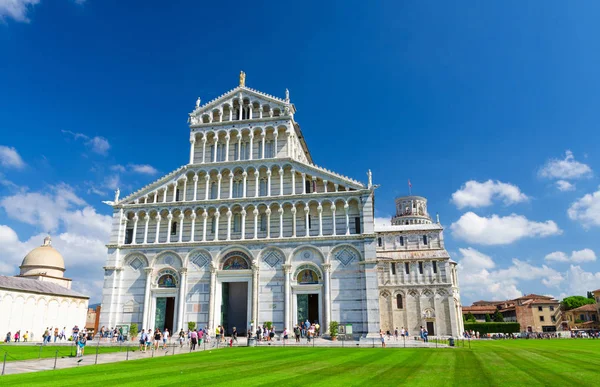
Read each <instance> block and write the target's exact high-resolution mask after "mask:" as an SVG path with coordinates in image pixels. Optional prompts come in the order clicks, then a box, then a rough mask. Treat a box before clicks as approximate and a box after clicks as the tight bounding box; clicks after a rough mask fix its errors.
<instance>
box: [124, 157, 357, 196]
mask: <svg viewBox="0 0 600 387" xmlns="http://www.w3.org/2000/svg"><path fill="white" fill-rule="evenodd" d="M288 171H289V172H288ZM251 175H252V177H251ZM274 175H275V176H274ZM189 176H190V174H189V173H188V174H186V175H184V176H181V177H180V178H178V179H177V180H175V181H173V182H170V183H168V184H166V185H164V186H162V187H160V188H157V189H156V190H155V191H153V192H151V193H148V194H147V195H145V196H144V197H142V198H140V199H137V200H135V201H134V204H139V203H145V204H154V203H164V204H167V203H176V202H186V201H201V200H205V201H206V200H221V199H244V198H251V197H274V196H286V195H299V194H309V193H310V194H317V193H336V192H340V191H350V187H348V186H340V185H339V184H337V183H332V182H330V181H328V180H326V179H319V178H317V177H316V176H309V175H308V174H307V173H306V172H298V171H296V170H295V169H293V168H291V169H284V168H283V166H274V167H272V168H269V169H266V168H260V167H259V168H255V167H249V168H247V169H246V170H240V169H239V168H234V169H226V170H224V171H218V172H217V173H212V174H211V173H208V172H207V171H197V172H193V176H192V177H191V178H190V177H189ZM190 180H191V181H190ZM202 180H204V195H203V197H200V195H199V191H200V189H201V184H203V183H202ZM261 180H263V181H264V186H263V189H262V190H261ZM297 180H298V181H300V182H302V183H301V187H298V184H297ZM188 182H189V187H188ZM213 183H214V185H213ZM251 183H253V188H254V189H253V190H250V189H249V186H250V184H251ZM236 184H239V185H238V186H236ZM307 188H308V190H307ZM188 191H190V192H188ZM261 191H263V192H261Z"/></svg>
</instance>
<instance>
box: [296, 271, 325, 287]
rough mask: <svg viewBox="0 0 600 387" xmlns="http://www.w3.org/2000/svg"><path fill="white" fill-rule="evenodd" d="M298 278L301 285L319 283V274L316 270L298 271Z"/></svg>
mask: <svg viewBox="0 0 600 387" xmlns="http://www.w3.org/2000/svg"><path fill="white" fill-rule="evenodd" d="M296 280H297V281H298V283H299V284H301V285H308V284H316V283H319V276H318V275H317V273H315V272H314V270H311V269H304V270H302V271H300V272H299V273H298V277H297V278H296Z"/></svg>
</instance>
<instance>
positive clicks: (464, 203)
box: [452, 180, 529, 209]
mask: <svg viewBox="0 0 600 387" xmlns="http://www.w3.org/2000/svg"><path fill="white" fill-rule="evenodd" d="M494 199H496V200H502V201H503V203H504V204H505V205H510V204H515V203H521V202H524V201H527V200H528V199H529V198H528V197H527V195H525V194H524V193H523V192H521V190H520V189H519V187H517V186H516V185H513V184H508V183H503V182H501V181H498V180H496V181H493V180H488V181H485V182H483V183H480V182H478V181H475V180H470V181H467V182H466V183H465V184H464V185H463V186H462V187H461V188H460V189H459V190H458V191H456V192H454V193H453V194H452V202H453V203H454V204H455V205H456V207H458V208H459V209H462V208H465V207H474V208H478V207H487V206H491V205H492V200H494Z"/></svg>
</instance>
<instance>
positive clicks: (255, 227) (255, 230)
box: [252, 208, 258, 239]
mask: <svg viewBox="0 0 600 387" xmlns="http://www.w3.org/2000/svg"><path fill="white" fill-rule="evenodd" d="M252 214H253V215H254V239H257V238H258V209H256V208H255V209H254V211H252Z"/></svg>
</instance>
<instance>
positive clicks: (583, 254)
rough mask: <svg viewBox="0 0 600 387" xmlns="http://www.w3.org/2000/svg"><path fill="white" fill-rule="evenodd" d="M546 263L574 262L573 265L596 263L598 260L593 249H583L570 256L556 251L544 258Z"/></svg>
mask: <svg viewBox="0 0 600 387" xmlns="http://www.w3.org/2000/svg"><path fill="white" fill-rule="evenodd" d="M544 259H545V260H546V261H554V262H573V263H581V262H594V261H595V260H596V253H594V251H593V250H591V249H583V250H578V251H573V252H572V253H571V255H570V256H569V255H568V254H566V253H563V252H562V251H554V252H552V253H550V254H548V255H546V257H545V258H544Z"/></svg>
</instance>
